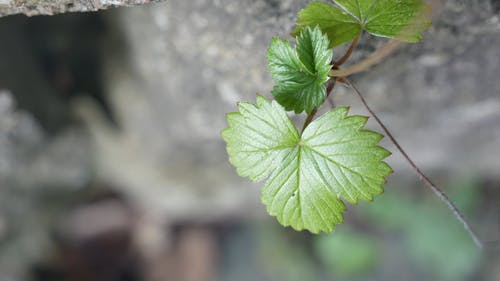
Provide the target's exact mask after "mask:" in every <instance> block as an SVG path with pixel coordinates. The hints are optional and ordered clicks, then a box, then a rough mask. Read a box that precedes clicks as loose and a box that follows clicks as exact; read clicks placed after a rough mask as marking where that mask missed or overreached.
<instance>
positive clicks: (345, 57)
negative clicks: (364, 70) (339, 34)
mask: <svg viewBox="0 0 500 281" xmlns="http://www.w3.org/2000/svg"><path fill="white" fill-rule="evenodd" d="M360 35H361V33H360V34H359V35H358V36H356V38H354V40H352V42H351V45H350V46H349V49H347V52H346V53H345V54H344V55H343V56H342V57H341V58H340V59H339V60H338V61H336V62H334V63H333V69H338V68H339V66H341V65H343V64H344V63H345V62H346V61H347V60H348V59H349V57H351V55H352V52H353V51H354V48H356V45H358V41H359V37H360Z"/></svg>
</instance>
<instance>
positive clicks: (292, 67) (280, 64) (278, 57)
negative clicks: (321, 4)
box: [267, 27, 332, 113]
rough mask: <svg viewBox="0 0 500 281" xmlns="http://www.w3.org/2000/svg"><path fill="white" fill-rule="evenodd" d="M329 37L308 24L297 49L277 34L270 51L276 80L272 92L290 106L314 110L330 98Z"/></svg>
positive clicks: (309, 110) (269, 56) (270, 59)
mask: <svg viewBox="0 0 500 281" xmlns="http://www.w3.org/2000/svg"><path fill="white" fill-rule="evenodd" d="M328 45H329V41H328V38H327V37H326V36H325V35H323V33H322V32H321V30H320V29H319V28H317V27H316V28H314V29H312V28H309V27H308V28H305V29H304V30H303V31H302V32H301V33H300V34H299V36H298V38H297V47H296V48H295V49H294V48H292V46H291V45H290V42H288V41H285V40H282V39H280V38H273V40H272V41H271V45H270V47H269V49H268V51H267V60H268V63H269V70H270V72H271V76H272V78H273V80H274V82H275V83H276V86H275V87H274V89H273V91H272V94H273V95H274V97H275V98H276V100H277V101H278V102H279V103H280V104H281V105H282V106H284V107H285V109H286V110H294V111H295V112H296V113H300V112H303V111H306V112H307V113H310V112H311V111H312V110H313V109H314V108H315V107H319V106H320V105H321V104H322V103H323V101H324V100H325V98H326V89H325V86H324V84H325V82H326V81H328V72H329V71H330V68H331V66H330V62H331V60H332V52H331V50H329V48H328Z"/></svg>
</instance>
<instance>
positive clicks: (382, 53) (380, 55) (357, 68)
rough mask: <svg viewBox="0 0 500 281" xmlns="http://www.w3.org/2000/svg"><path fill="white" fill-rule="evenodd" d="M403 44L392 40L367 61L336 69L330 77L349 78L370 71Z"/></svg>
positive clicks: (331, 72)
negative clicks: (371, 67) (370, 68)
mask: <svg viewBox="0 0 500 281" xmlns="http://www.w3.org/2000/svg"><path fill="white" fill-rule="evenodd" d="M402 44H403V43H401V42H399V41H396V40H391V41H389V42H387V43H386V44H385V45H384V46H382V47H381V48H380V49H378V50H376V51H375V52H374V53H372V54H371V55H370V56H369V57H367V58H366V59H364V60H362V61H360V62H358V63H356V64H354V65H353V66H350V67H348V68H345V69H335V68H334V69H332V70H331V71H330V74H329V75H330V76H332V77H347V76H349V75H351V74H354V73H358V72H362V71H364V70H366V69H368V68H369V67H370V66H372V65H375V64H377V63H379V62H380V61H382V60H383V59H384V58H385V57H387V56H389V55H390V54H392V53H393V52H394V51H396V50H397V49H398V48H399V47H400V46H401V45H402Z"/></svg>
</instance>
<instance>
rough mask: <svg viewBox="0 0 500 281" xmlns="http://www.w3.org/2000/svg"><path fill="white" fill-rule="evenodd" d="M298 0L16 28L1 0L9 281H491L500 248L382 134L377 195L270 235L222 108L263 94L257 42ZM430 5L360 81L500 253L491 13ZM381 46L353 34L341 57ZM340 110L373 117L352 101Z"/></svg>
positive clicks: (3, 275)
mask: <svg viewBox="0 0 500 281" xmlns="http://www.w3.org/2000/svg"><path fill="white" fill-rule="evenodd" d="M10 2H12V3H14V4H18V5H24V6H22V7H24V8H26V9H28V10H32V11H36V9H37V6H36V5H37V4H36V2H38V1H28V2H30V3H28V4H26V3H22V2H23V1H10ZM39 2H44V1H39ZM54 2H58V1H54ZM61 2H63V1H61ZM65 2H68V3H65V6H64V9H66V10H71V11H73V10H77V9H78V8H79V7H80V6H78V5H76V4H73V3H71V2H72V1H65ZM73 2H82V1H73ZM87 2H89V3H91V2H92V3H94V4H95V3H100V5H104V4H102V3H104V2H106V3H107V2H113V1H97V2H96V1H87ZM115 2H116V3H118V4H119V3H120V2H122V1H115ZM115 2H113V3H115ZM153 2H155V1H153ZM307 2H309V1H307V0H281V1H280V0H240V1H233V0H191V1H181V0H170V1H166V2H163V3H155V4H148V5H142V6H136V7H129V8H115V9H109V10H106V11H101V12H93V13H66V14H60V15H52V16H33V17H27V16H25V15H9V16H7V14H11V13H15V12H16V11H17V10H12V9H10V10H9V9H4V8H3V7H2V5H6V4H5V3H7V4H8V3H9V1H0V15H4V17H1V18H0V38H1V40H0V281H25V280H26V281H30V280H31V281H48V280H51V281H59V280H61V281H62V280H64V281H66V280H67V281H70V280H71V281H80V280H81V281H89V280H98V281H99V280H102V281H114V280H130V281H142V280H145V281H157V280H167V281H169V280H173V281H247V280H248V281H255V280H262V281H295V280H297V281H304V280H311V281H315V280H318V281H333V280H339V281H340V280H353V281H358V280H359V281H364V280H384V281H389V280H405V281H412V280H438V281H452V280H453V281H455V280H456V281H461V280H474V281H477V280H486V281H498V280H500V251H499V249H498V242H497V243H492V244H488V245H487V249H486V250H485V251H483V252H480V251H478V250H477V249H476V248H475V247H474V245H473V243H472V241H471V239H470V237H468V236H467V234H466V233H465V232H464V230H463V228H462V227H461V225H460V224H459V223H458V222H456V220H455V219H454V217H453V216H452V214H451V213H450V211H449V210H448V209H447V208H446V207H445V206H444V205H443V204H442V203H441V202H440V201H439V200H438V199H437V198H436V197H435V196H434V195H433V194H432V193H431V192H430V191H429V190H428V189H427V188H426V187H425V186H424V185H423V184H421V183H420V182H419V181H418V177H417V176H416V175H415V174H414V173H413V172H412V171H411V170H410V169H409V168H408V165H407V164H406V163H405V162H404V161H403V159H402V158H401V156H400V155H398V153H396V152H395V149H394V147H393V146H392V145H391V144H390V143H389V142H387V141H386V140H384V141H383V142H382V144H383V145H384V146H385V147H387V148H388V149H389V150H391V151H393V152H394V155H393V156H391V157H390V158H389V159H388V162H389V163H390V164H391V165H392V166H393V168H394V170H395V173H394V174H393V175H391V176H390V177H389V179H388V184H387V186H386V187H385V190H386V192H385V193H384V194H383V195H380V196H377V197H376V199H375V201H374V202H373V203H359V204H358V205H357V206H348V210H347V211H346V213H345V221H346V222H345V223H344V224H342V225H340V226H338V227H337V228H336V230H335V232H334V233H332V234H322V235H311V234H309V233H307V232H294V231H292V230H290V229H288V228H283V227H281V226H280V225H279V224H278V223H277V221H276V220H275V219H274V218H272V217H269V216H268V215H267V214H266V212H265V207H264V206H263V205H261V204H260V202H259V191H260V186H261V184H253V183H250V182H249V181H248V180H246V179H242V178H239V177H238V176H237V175H236V172H235V169H234V168H233V167H231V166H230V164H229V163H228V160H227V155H226V152H225V147H224V143H223V141H222V139H221V137H220V131H221V130H222V129H223V128H224V127H225V126H226V123H225V113H227V112H231V111H235V110H236V106H235V105H236V102H237V101H239V100H247V101H254V100H255V95H256V93H262V94H264V95H266V96H267V97H270V94H269V93H270V90H271V88H272V81H271V79H270V76H269V74H268V71H267V67H266V57H265V52H266V49H267V46H268V44H269V41H270V39H271V38H272V36H280V37H282V38H290V37H289V35H288V34H289V33H290V31H291V30H292V28H293V22H294V19H295V14H296V13H297V12H298V11H299V10H300V9H302V8H303V7H305V5H306V3H307ZM12 3H11V4H12ZM47 3H50V1H49V2H47ZM106 3H105V4H106ZM116 3H115V4H116ZM94 4H92V5H94ZM47 5H49V4H47ZM89 5H90V4H89ZM95 5H97V4H95ZM106 5H107V4H106ZM431 5H432V6H433V8H434V10H433V15H434V23H433V26H432V27H431V28H430V29H429V30H428V31H426V32H425V36H424V41H423V42H422V43H419V44H413V45H406V46H404V47H403V48H402V49H400V50H399V51H397V52H396V53H394V55H392V56H391V57H390V58H389V59H387V60H386V61H384V62H383V63H381V64H380V65H378V66H376V67H374V68H372V69H371V70H370V71H369V72H366V73H364V74H358V75H355V76H353V80H354V81H355V83H357V84H358V85H359V88H360V89H361V90H362V91H363V93H364V94H365V96H366V98H367V100H368V101H369V103H370V104H371V105H372V106H373V108H374V109H375V110H376V111H377V112H379V114H380V117H381V118H382V120H383V121H384V122H385V123H386V125H387V126H388V127H389V128H390V129H391V131H392V132H393V134H394V135H395V136H396V138H398V140H399V141H400V143H401V144H402V145H403V147H405V148H406V149H407V150H408V152H409V154H410V155H411V156H412V157H413V158H414V160H415V161H416V162H417V163H418V164H419V165H421V167H422V168H423V170H424V171H425V172H426V173H427V174H428V175H429V176H430V177H431V178H432V179H433V180H434V181H435V182H436V183H437V184H438V185H439V186H441V187H442V188H443V189H445V191H446V192H447V194H449V196H450V197H451V198H452V199H453V201H454V202H456V204H457V205H458V206H459V208H460V210H462V211H463V212H464V214H465V216H466V217H467V219H468V221H469V222H470V223H471V224H472V227H473V228H474V229H475V230H476V231H477V233H478V234H479V236H480V237H481V238H482V239H483V240H484V241H498V240H499V239H500V203H499V202H500V95H499V94H500V79H499V77H500V48H499V47H498V46H500V1H498V0H477V1H466V0H449V1H431ZM25 12H26V11H25ZM36 13H37V12H32V13H31V15H35V14H36ZM384 42H385V40H380V39H373V38H371V37H368V36H364V37H363V38H362V41H361V43H360V45H359V47H358V48H357V51H356V53H355V55H354V56H353V58H352V60H351V63H352V62H356V61H359V60H360V59H361V58H363V57H364V56H366V55H367V54H369V53H371V52H373V51H374V50H376V48H378V47H380V46H381V45H382V44H383V43H384ZM341 49H342V48H341ZM341 54H342V50H339V51H338V52H336V53H335V55H336V56H337V57H338V56H340V55H341ZM333 99H334V101H335V103H336V104H338V105H350V106H351V108H352V109H351V112H352V113H356V114H362V115H367V114H368V113H367V112H366V111H365V110H364V108H363V107H362V105H361V103H360V102H359V101H358V100H357V98H356V97H355V96H354V95H352V94H351V93H350V92H349V91H348V90H347V89H345V88H343V87H338V88H337V89H336V90H335V92H334V94H333ZM323 110H328V109H327V108H325V109H323ZM302 118H303V116H302ZM369 126H370V127H371V128H372V129H375V130H378V131H380V130H379V128H378V127H377V126H376V124H374V123H369Z"/></svg>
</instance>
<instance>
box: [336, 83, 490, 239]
mask: <svg viewBox="0 0 500 281" xmlns="http://www.w3.org/2000/svg"><path fill="white" fill-rule="evenodd" d="M344 80H345V83H346V84H347V85H348V86H349V87H350V88H351V89H353V90H354V92H355V93H356V94H357V95H358V97H359V99H360V100H361V102H362V103H363V105H364V106H365V107H366V109H367V110H368V111H369V112H370V114H371V115H372V116H373V118H375V120H376V121H377V123H378V124H379V125H380V127H382V129H383V130H384V132H385V134H386V135H387V136H388V137H389V139H390V140H391V142H392V143H393V144H394V145H395V146H396V148H397V149H398V150H399V152H400V153H401V154H402V155H403V157H404V158H405V160H406V161H407V162H408V163H409V164H410V166H411V167H412V168H413V170H414V171H415V172H416V173H417V174H418V176H419V177H420V180H421V181H422V182H423V183H424V184H425V185H426V186H427V187H429V188H430V189H431V190H432V192H434V194H435V195H436V196H437V197H438V198H439V199H440V200H441V201H442V202H443V203H444V204H445V205H446V206H447V207H448V209H450V210H451V212H452V213H453V215H454V216H455V218H456V219H457V220H458V221H459V222H460V223H461V224H462V225H463V227H464V229H465V230H466V231H467V232H468V233H469V235H470V237H471V238H472V240H473V241H474V244H476V246H477V248H479V249H483V247H484V245H483V242H481V240H480V239H479V237H478V236H477V234H476V233H475V232H474V231H473V230H472V228H471V227H470V225H469V223H468V222H467V221H466V220H465V217H464V215H463V214H462V213H461V212H460V211H459V210H458V208H457V207H456V206H455V204H453V202H452V201H451V200H450V199H449V198H448V196H447V195H446V194H445V193H444V192H443V191H442V190H441V189H439V188H438V187H437V186H436V185H435V184H434V183H433V182H432V181H431V180H430V179H429V178H428V177H427V176H426V175H425V174H424V173H423V172H422V171H421V170H420V168H419V167H418V166H417V165H416V164H415V162H413V160H412V159H411V158H410V156H408V154H407V153H406V151H405V150H404V149H403V148H402V147H401V145H400V144H399V143H398V141H397V140H396V139H395V138H394V136H393V135H392V134H391V132H389V130H388V129H387V127H386V126H385V125H384V123H383V122H382V121H381V120H380V119H379V118H378V116H377V114H375V112H374V111H373V110H372V109H371V108H370V106H368V104H367V102H366V100H365V99H364V97H363V95H362V94H361V93H360V91H359V90H358V89H357V88H356V86H354V85H353V84H352V83H351V81H349V79H347V78H344Z"/></svg>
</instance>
